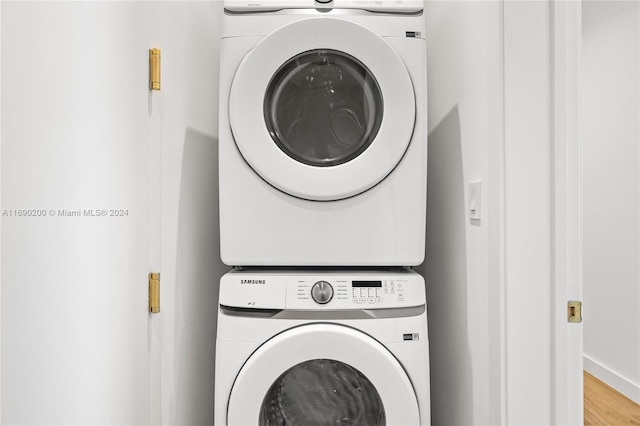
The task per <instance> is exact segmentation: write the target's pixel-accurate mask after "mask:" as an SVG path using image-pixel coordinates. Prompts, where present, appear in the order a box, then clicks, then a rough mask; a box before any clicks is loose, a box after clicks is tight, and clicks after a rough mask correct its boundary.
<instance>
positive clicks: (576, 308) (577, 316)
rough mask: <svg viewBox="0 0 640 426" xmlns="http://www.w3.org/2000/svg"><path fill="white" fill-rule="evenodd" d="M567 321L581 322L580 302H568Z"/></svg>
mask: <svg viewBox="0 0 640 426" xmlns="http://www.w3.org/2000/svg"><path fill="white" fill-rule="evenodd" d="M567 320H568V321H569V322H575V323H578V322H582V302H578V301H576V300H570V301H569V303H567Z"/></svg>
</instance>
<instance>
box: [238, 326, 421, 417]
mask: <svg viewBox="0 0 640 426" xmlns="http://www.w3.org/2000/svg"><path fill="white" fill-rule="evenodd" d="M227 416H228V417H227V422H228V424H230V425H249V424H256V422H257V423H258V424H259V425H260V426H266V425H285V424H300V425H302V424H304V425H309V426H313V425H326V424H338V423H342V422H344V424H353V425H362V426H365V425H366V426H374V425H380V426H383V425H417V424H420V416H419V411H418V402H417V397H416V394H415V391H414V389H413V387H412V385H411V382H410V380H409V377H408V376H407V374H406V372H405V371H404V369H403V367H402V365H400V363H399V362H398V361H397V359H396V358H395V357H394V356H393V354H392V353H391V352H389V350H387V349H386V348H385V347H384V346H382V344H380V343H379V342H378V341H376V340H374V339H373V338H371V337H370V336H368V335H366V334H364V333H362V332H359V331H357V330H354V329H352V328H350V327H346V326H340V325H335V324H313V325H304V326H300V327H296V328H292V329H290V330H287V331H285V332H283V333H281V334H278V335H277V336H275V337H274V338H272V339H271V340H269V341H267V342H266V343H264V344H263V345H262V346H261V347H260V348H258V349H257V350H256V351H255V352H254V353H253V354H252V355H251V357H250V358H249V359H248V360H247V362H246V363H245V364H244V366H243V367H242V369H241V370H240V372H239V373H238V377H237V378H236V381H235V383H234V385H233V388H232V389H231V395H230V397H229V407H228V412H227Z"/></svg>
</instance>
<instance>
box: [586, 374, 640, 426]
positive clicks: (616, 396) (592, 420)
mask: <svg viewBox="0 0 640 426" xmlns="http://www.w3.org/2000/svg"><path fill="white" fill-rule="evenodd" d="M584 424H585V425H588V426H590V425H594V426H596V425H597V426H607V425H612V426H613V425H640V405H638V404H636V403H635V402H633V401H632V400H630V399H629V398H627V397H626V396H624V395H622V394H620V393H618V392H617V391H616V390H614V389H613V388H611V387H609V386H608V385H606V384H604V383H603V382H601V381H600V380H598V379H596V378H595V377H593V376H592V375H591V374H589V373H587V372H586V371H585V372H584Z"/></svg>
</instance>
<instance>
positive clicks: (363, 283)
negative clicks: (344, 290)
mask: <svg viewBox="0 0 640 426" xmlns="http://www.w3.org/2000/svg"><path fill="white" fill-rule="evenodd" d="M351 285H352V286H353V287H382V281H352V282H351Z"/></svg>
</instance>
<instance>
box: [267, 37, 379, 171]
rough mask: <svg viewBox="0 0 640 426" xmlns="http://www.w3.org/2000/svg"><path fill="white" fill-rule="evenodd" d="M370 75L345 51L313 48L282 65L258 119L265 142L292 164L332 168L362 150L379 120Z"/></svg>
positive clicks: (375, 88)
mask: <svg viewBox="0 0 640 426" xmlns="http://www.w3.org/2000/svg"><path fill="white" fill-rule="evenodd" d="M382 108H383V102H382V93H381V92H380V87H379V86H378V83H377V82H376V80H375V78H374V77H373V75H372V74H371V72H370V71H369V70H368V69H367V68H366V67H365V66H364V65H363V64H362V63H361V62H360V61H358V60H357V59H356V58H354V57H353V56H350V55H348V54H346V53H343V52H340V51H337V50H329V49H317V50H312V51H309V52H305V53H302V54H300V55H297V56H295V57H293V58H291V59H290V60H289V61H287V62H286V63H285V64H284V65H283V66H282V67H281V68H280V69H279V70H278V71H277V72H276V74H275V76H274V77H273V79H272V80H271V82H270V84H269V86H268V88H267V93H266V96H265V103H264V115H265V122H266V125H267V128H268V129H269V133H270V135H271V138H272V139H273V140H274V141H275V143H276V144H277V145H278V147H279V148H280V149H281V150H282V151H283V152H284V153H285V154H287V155H288V156H290V157H291V158H293V159H294V160H297V161H300V162H302V163H305V164H308V165H311V166H320V167H322V166H336V165H339V164H343V163H346V162H348V161H351V160H352V159H354V158H355V157H357V156H358V155H360V154H361V153H362V152H364V151H365V150H366V149H367V147H368V146H369V145H370V144H371V142H372V141H373V140H374V139H375V137H376V135H377V133H378V130H379V129H380V123H381V121H382Z"/></svg>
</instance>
